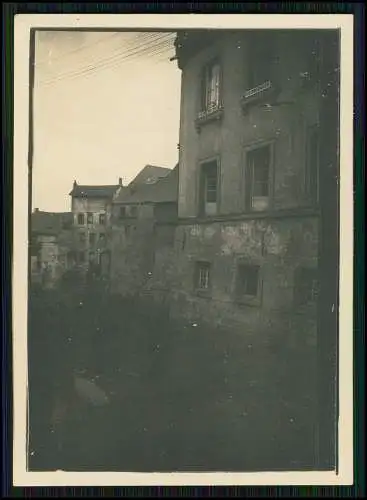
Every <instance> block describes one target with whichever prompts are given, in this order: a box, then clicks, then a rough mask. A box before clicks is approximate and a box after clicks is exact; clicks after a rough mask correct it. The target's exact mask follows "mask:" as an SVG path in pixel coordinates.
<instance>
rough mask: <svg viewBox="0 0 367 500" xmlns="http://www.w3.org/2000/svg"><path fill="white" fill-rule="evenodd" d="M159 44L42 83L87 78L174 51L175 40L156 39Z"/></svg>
mask: <svg viewBox="0 0 367 500" xmlns="http://www.w3.org/2000/svg"><path fill="white" fill-rule="evenodd" d="M158 40H159V42H158V43H153V44H152V43H145V44H140V46H139V45H138V47H134V48H133V49H130V50H125V51H121V52H119V53H118V54H116V55H113V56H110V57H108V58H105V59H102V60H100V61H98V62H97V64H93V65H90V66H88V67H85V68H82V69H80V70H77V71H74V72H69V73H65V74H62V75H59V76H58V77H56V78H53V79H50V80H47V81H43V82H41V84H42V85H49V84H52V83H56V82H58V81H62V80H65V79H73V78H75V77H79V76H86V75H88V74H89V73H91V72H95V71H97V70H100V69H109V68H113V67H115V66H116V64H115V63H121V62H122V61H125V60H127V59H130V60H131V59H133V58H139V57H143V56H147V55H154V54H156V53H158V52H157V51H159V50H160V49H164V50H172V49H173V44H172V41H173V38H172V37H171V38H170V39H163V37H161V38H160V39H155V40H154V42H156V41H158Z"/></svg>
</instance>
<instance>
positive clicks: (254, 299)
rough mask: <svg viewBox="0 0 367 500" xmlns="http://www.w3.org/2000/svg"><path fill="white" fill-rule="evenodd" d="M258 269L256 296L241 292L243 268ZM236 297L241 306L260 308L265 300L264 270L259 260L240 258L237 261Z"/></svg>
mask: <svg viewBox="0 0 367 500" xmlns="http://www.w3.org/2000/svg"><path fill="white" fill-rule="evenodd" d="M245 267H248V268H251V267H256V268H257V290H256V294H255V295H249V294H246V293H241V291H240V270H241V268H245ZM233 291H234V296H235V300H236V302H237V303H239V304H244V305H251V306H260V305H261V304H262V299H263V269H262V263H261V262H260V261H258V260H252V259H248V258H246V257H238V258H237V259H236V265H235V277H234V290H233Z"/></svg>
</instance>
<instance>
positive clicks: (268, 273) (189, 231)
mask: <svg viewBox="0 0 367 500" xmlns="http://www.w3.org/2000/svg"><path fill="white" fill-rule="evenodd" d="M317 241H318V221H317V218H316V217H309V218H278V219H272V220H268V219H258V220H243V221H233V222H215V223H212V224H210V225H209V224H193V225H179V226H178V227H177V229H176V231H175V238H174V244H172V245H170V244H157V243H156V246H155V266H154V270H153V276H152V280H151V282H150V290H153V291H154V290H155V291H156V295H157V296H160V295H161V296H163V297H165V296H167V297H166V300H168V296H170V299H169V300H170V307H171V313H172V316H177V317H181V318H183V319H185V320H186V321H190V322H194V323H200V322H204V323H206V322H210V323H211V324H218V325H224V326H233V327H235V328H237V329H240V330H241V331H242V332H243V333H244V334H246V335H260V336H261V335H267V336H268V333H269V332H270V331H272V330H274V334H276V335H278V336H279V335H280V334H284V335H286V333H287V331H289V329H290V327H291V325H292V324H293V325H294V324H297V325H298V323H299V325H298V328H301V326H302V328H303V329H304V330H305V331H306V333H305V334H304V335H303V340H304V341H306V340H307V342H309V343H311V344H312V343H314V342H315V341H316V339H315V322H316V311H315V309H312V308H311V309H308V310H307V313H306V316H305V313H304V312H303V314H301V313H300V314H299V315H298V313H297V311H296V310H295V309H294V276H295V270H296V268H297V267H298V266H302V267H309V268H313V269H315V268H317V260H318V257H317V256H318V243H317ZM239 258H240V259H241V262H243V261H245V262H248V263H256V264H257V265H260V267H261V283H262V294H261V300H260V303H259V304H258V305H248V304H247V305H246V304H243V303H239V302H238V301H237V299H236V294H235V282H236V276H237V263H238V259H239ZM200 260H205V261H209V262H210V263H211V265H212V287H211V292H210V294H209V295H207V296H202V295H199V294H198V293H197V291H196V287H195V282H194V276H195V264H196V262H197V261H200ZM305 317H307V319H308V321H309V324H308V325H307V324H306V323H305ZM297 318H299V319H297ZM279 330H282V331H281V332H279ZM293 330H294V329H293ZM299 331H300V330H299ZM262 332H263V333H262ZM265 332H268V333H265ZM294 334H295V332H294V331H293V335H294ZM306 337H307V339H306Z"/></svg>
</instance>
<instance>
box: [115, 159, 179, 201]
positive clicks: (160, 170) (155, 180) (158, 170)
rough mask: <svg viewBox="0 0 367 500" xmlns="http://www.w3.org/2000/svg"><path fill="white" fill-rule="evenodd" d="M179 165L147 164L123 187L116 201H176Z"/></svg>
mask: <svg viewBox="0 0 367 500" xmlns="http://www.w3.org/2000/svg"><path fill="white" fill-rule="evenodd" d="M177 189H178V165H176V166H175V168H173V169H171V168H165V167H156V166H153V165H147V166H146V167H144V168H143V169H142V170H141V171H140V172H139V174H138V175H137V176H136V177H135V178H134V179H133V180H132V181H131V182H130V184H129V185H128V186H127V187H126V188H124V189H122V190H121V191H120V193H119V195H118V196H117V197H116V200H115V201H116V203H123V204H125V203H126V204H132V203H174V202H176V201H177Z"/></svg>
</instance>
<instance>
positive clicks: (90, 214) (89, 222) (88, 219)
mask: <svg viewBox="0 0 367 500" xmlns="http://www.w3.org/2000/svg"><path fill="white" fill-rule="evenodd" d="M87 224H93V214H92V213H91V212H88V215H87Z"/></svg>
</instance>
